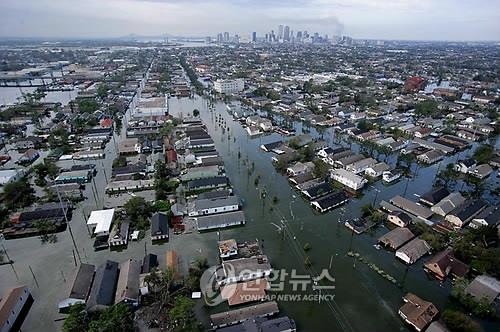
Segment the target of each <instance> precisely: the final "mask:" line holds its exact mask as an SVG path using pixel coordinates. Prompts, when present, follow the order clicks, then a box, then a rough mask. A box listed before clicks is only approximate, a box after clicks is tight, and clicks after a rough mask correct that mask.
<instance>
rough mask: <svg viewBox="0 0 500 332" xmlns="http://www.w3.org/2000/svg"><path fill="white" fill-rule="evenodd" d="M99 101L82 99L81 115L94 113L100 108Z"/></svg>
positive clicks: (79, 102)
mask: <svg viewBox="0 0 500 332" xmlns="http://www.w3.org/2000/svg"><path fill="white" fill-rule="evenodd" d="M98 107H99V106H98V104H97V101H95V100H94V99H86V98H85V99H80V100H79V101H78V111H79V112H80V113H94V112H95V111H97V108H98Z"/></svg>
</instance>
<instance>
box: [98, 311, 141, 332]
mask: <svg viewBox="0 0 500 332" xmlns="http://www.w3.org/2000/svg"><path fill="white" fill-rule="evenodd" d="M133 331H135V328H134V318H133V313H132V310H131V308H130V306H128V305H126V304H115V305H113V306H111V307H109V308H107V309H106V310H104V311H103V312H101V313H100V314H99V318H98V319H97V320H93V321H91V322H90V324H89V332H133Z"/></svg>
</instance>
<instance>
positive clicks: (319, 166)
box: [313, 159, 331, 179]
mask: <svg viewBox="0 0 500 332" xmlns="http://www.w3.org/2000/svg"><path fill="white" fill-rule="evenodd" d="M313 163H314V169H313V174H314V176H315V177H318V178H321V179H324V178H326V177H327V176H328V175H329V174H330V168H331V167H330V165H328V164H327V163H325V162H324V161H323V160H320V159H316V160H314V161H313Z"/></svg>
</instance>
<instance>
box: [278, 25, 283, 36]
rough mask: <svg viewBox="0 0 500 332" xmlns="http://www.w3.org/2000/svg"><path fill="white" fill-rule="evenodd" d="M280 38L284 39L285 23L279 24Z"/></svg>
mask: <svg viewBox="0 0 500 332" xmlns="http://www.w3.org/2000/svg"><path fill="white" fill-rule="evenodd" d="M278 39H283V24H280V25H279V26H278Z"/></svg>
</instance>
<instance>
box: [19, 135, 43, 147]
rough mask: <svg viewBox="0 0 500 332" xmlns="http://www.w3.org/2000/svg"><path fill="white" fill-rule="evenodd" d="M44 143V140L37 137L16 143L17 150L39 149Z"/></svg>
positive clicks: (30, 137) (23, 139) (22, 139)
mask: <svg viewBox="0 0 500 332" xmlns="http://www.w3.org/2000/svg"><path fill="white" fill-rule="evenodd" d="M41 143H42V138H40V137H37V136H29V137H25V138H21V139H19V140H18V141H17V142H16V149H17V150H28V149H38V148H39V147H40V145H41Z"/></svg>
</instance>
